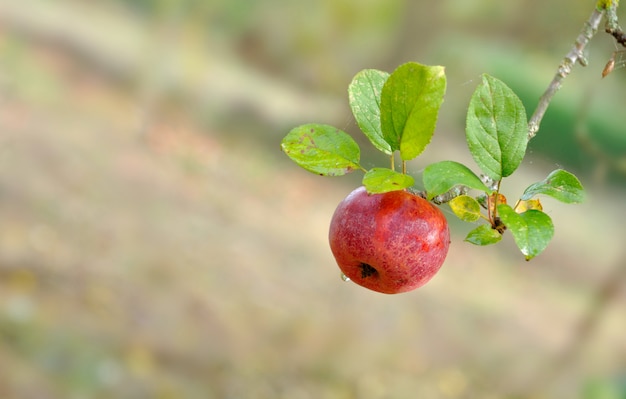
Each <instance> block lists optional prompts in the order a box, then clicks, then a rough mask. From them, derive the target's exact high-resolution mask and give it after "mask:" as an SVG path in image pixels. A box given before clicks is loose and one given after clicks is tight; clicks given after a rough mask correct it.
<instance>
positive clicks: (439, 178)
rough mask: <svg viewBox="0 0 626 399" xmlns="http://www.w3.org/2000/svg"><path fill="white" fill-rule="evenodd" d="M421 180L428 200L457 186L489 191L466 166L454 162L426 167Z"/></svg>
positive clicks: (444, 162)
mask: <svg viewBox="0 0 626 399" xmlns="http://www.w3.org/2000/svg"><path fill="white" fill-rule="evenodd" d="M422 180H423V182H424V188H425V189H426V193H427V195H428V199H432V198H434V197H436V196H438V195H441V194H443V193H445V192H448V191H449V190H451V189H452V188H454V187H455V186H459V185H463V186H466V187H469V188H473V189H476V190H480V191H484V192H490V191H491V190H489V189H488V188H487V186H485V184H484V183H483V182H482V180H480V178H479V177H478V176H476V175H475V174H474V172H472V171H471V170H470V169H469V168H468V167H467V166H465V165H463V164H460V163H458V162H454V161H441V162H437V163H433V164H430V165H428V166H427V167H426V169H424V174H423V175H422Z"/></svg>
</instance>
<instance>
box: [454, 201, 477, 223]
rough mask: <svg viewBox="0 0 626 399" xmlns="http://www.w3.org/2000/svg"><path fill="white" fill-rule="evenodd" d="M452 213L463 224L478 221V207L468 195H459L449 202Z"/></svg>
mask: <svg viewBox="0 0 626 399" xmlns="http://www.w3.org/2000/svg"><path fill="white" fill-rule="evenodd" d="M448 205H450V209H452V212H454V214H455V215H456V216H457V217H458V218H459V219H461V220H462V221H464V222H475V221H477V220H478V219H480V205H479V204H478V201H476V200H475V199H474V198H472V197H470V196H469V195H459V196H458V197H455V198H453V199H452V200H451V201H450V202H448Z"/></svg>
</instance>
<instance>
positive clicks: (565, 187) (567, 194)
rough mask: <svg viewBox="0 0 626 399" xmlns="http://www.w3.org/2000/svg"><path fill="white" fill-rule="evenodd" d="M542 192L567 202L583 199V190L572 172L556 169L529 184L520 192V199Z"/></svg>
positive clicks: (526, 198)
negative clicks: (542, 178) (538, 180)
mask: <svg viewBox="0 0 626 399" xmlns="http://www.w3.org/2000/svg"><path fill="white" fill-rule="evenodd" d="M538 194H544V195H548V196H550V197H552V198H556V199H557V200H559V201H561V202H565V203H568V204H579V203H581V202H583V201H584V200H585V190H584V189H583V186H582V184H580V181H578V179H577V178H576V176H574V175H573V174H571V173H569V172H567V171H565V170H563V169H557V170H555V171H553V172H552V173H550V174H549V175H548V177H546V178H545V179H544V180H542V181H540V182H537V183H535V184H532V185H530V186H529V187H528V188H527V189H526V190H525V191H524V194H522V197H521V199H522V200H529V199H531V198H532V197H534V196H535V195H538Z"/></svg>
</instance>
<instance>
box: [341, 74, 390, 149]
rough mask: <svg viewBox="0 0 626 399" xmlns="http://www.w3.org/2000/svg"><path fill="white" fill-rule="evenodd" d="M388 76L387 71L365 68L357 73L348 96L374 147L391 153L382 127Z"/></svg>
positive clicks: (354, 112) (360, 124) (358, 120)
mask: <svg viewBox="0 0 626 399" xmlns="http://www.w3.org/2000/svg"><path fill="white" fill-rule="evenodd" d="M388 77H389V74H388V73H387V72H383V71H378V70H376V69H365V70H363V71H361V72H359V73H357V74H356V76H355V77H354V78H353V79H352V82H350V86H349V87H348V97H349V99H350V108H351V109H352V113H353V114H354V118H355V119H356V122H357V123H358V125H359V127H360V128H361V131H363V133H364V134H365V136H367V138H368V139H369V140H370V141H371V143H372V144H373V145H374V147H376V148H377V149H378V150H379V151H382V152H384V153H385V154H388V155H390V154H391V153H392V152H393V151H392V150H391V146H390V145H389V143H387V142H386V141H385V138H384V137H383V132H382V130H381V128H380V96H381V92H382V90H383V85H384V84H385V82H386V81H387V78H388Z"/></svg>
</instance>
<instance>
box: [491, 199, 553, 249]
mask: <svg viewBox="0 0 626 399" xmlns="http://www.w3.org/2000/svg"><path fill="white" fill-rule="evenodd" d="M498 214H499V215H500V219H501V220H502V222H503V223H504V225H505V226H506V227H507V229H508V230H509V231H510V232H511V234H513V238H514V239H515V243H516V244H517V246H518V247H519V249H520V251H522V253H523V254H524V256H525V257H526V260H531V259H532V258H534V257H535V256H537V255H539V254H540V253H541V252H542V251H543V250H544V249H546V247H547V246H548V243H549V242H550V240H551V239H552V236H553V235H554V225H553V224H552V219H550V216H548V215H547V214H545V213H544V212H542V211H538V210H534V209H531V210H528V211H526V212H524V213H520V214H518V213H515V211H514V210H513V208H511V207H510V206H509V205H506V204H500V205H498Z"/></svg>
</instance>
